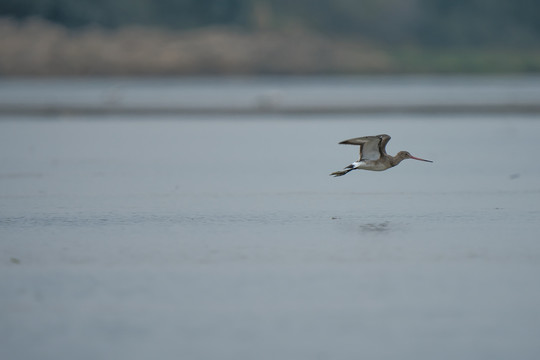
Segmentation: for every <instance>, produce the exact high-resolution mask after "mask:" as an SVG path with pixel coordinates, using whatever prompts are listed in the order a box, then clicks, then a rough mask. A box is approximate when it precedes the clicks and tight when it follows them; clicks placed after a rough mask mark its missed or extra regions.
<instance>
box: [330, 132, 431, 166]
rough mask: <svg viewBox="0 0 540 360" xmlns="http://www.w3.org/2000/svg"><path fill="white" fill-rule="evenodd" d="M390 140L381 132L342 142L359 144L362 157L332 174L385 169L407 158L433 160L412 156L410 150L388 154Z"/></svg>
mask: <svg viewBox="0 0 540 360" xmlns="http://www.w3.org/2000/svg"><path fill="white" fill-rule="evenodd" d="M388 141H390V136H389V135H386V134H381V135H376V136H364V137H358V138H354V139H349V140H344V141H342V142H340V144H348V145H359V146H360V158H359V159H358V161H355V162H353V163H352V164H350V165H348V166H346V167H345V168H344V169H343V170H341V171H335V172H333V173H331V174H330V175H333V176H343V175H345V174H347V173H349V171H352V170H357V169H362V170H371V171H384V170H386V169H389V168H391V167H394V166H396V165H398V164H399V163H400V162H402V161H403V160H405V159H414V160H421V161H427V162H433V161H431V160H425V159H421V158H418V157H415V156H412V155H411V154H410V153H409V152H408V151H400V152H398V153H397V154H396V156H391V155H388V154H387V153H386V144H387V143H388Z"/></svg>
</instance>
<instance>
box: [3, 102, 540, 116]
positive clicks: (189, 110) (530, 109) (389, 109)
mask: <svg viewBox="0 0 540 360" xmlns="http://www.w3.org/2000/svg"><path fill="white" fill-rule="evenodd" d="M266 114H267V115H328V114H336V115H339V114H343V115H347V114H540V104H468V105H464V104H460V105H453V104H450V105H441V104H435V105H430V104H415V105H373V106H368V105H364V106H363V105H361V106H343V105H340V106H296V107H280V106H276V107H264V106H262V107H257V106H254V107H230V106H227V107H180V106H178V107H164V106H160V107H152V106H147V107H135V106H99V107H97V106H84V105H83V106H81V105H79V106H77V105H75V106H72V105H45V106H43V105H38V106H35V105H24V106H20V105H0V116H2V115H11V116H77V115H80V116H84V115H99V116H102V115H133V116H145V115H179V116H183V115H192V116H197V115H205V116H218V115H223V116H227V115H240V116H241V115H266Z"/></svg>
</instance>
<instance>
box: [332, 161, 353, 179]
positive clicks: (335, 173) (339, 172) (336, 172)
mask: <svg viewBox="0 0 540 360" xmlns="http://www.w3.org/2000/svg"><path fill="white" fill-rule="evenodd" d="M354 169H355V167H354V165H353V164H351V165H349V166H347V167H346V168H344V169H343V170H341V171H334V172H333V173H331V174H330V175H332V176H334V177H336V176H343V175H345V174H347V173H349V171H351V170H354Z"/></svg>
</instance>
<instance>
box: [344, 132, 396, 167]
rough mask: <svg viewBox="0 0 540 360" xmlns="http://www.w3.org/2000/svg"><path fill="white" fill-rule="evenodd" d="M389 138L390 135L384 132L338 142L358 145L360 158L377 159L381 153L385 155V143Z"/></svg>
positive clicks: (360, 159)
mask: <svg viewBox="0 0 540 360" xmlns="http://www.w3.org/2000/svg"><path fill="white" fill-rule="evenodd" d="M389 140H390V136H388V135H386V134H381V135H376V136H363V137H358V138H354V139H349V140H344V141H342V142H340V144H348V145H359V146H360V158H359V160H358V161H362V160H378V159H379V158H380V157H381V154H382V155H386V150H385V147H386V144H387V143H388V141H389Z"/></svg>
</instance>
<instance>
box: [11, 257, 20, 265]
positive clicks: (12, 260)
mask: <svg viewBox="0 0 540 360" xmlns="http://www.w3.org/2000/svg"><path fill="white" fill-rule="evenodd" d="M9 261H11V263H12V264H20V263H21V260H19V259H17V258H14V257H12V258H11V259H9Z"/></svg>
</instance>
